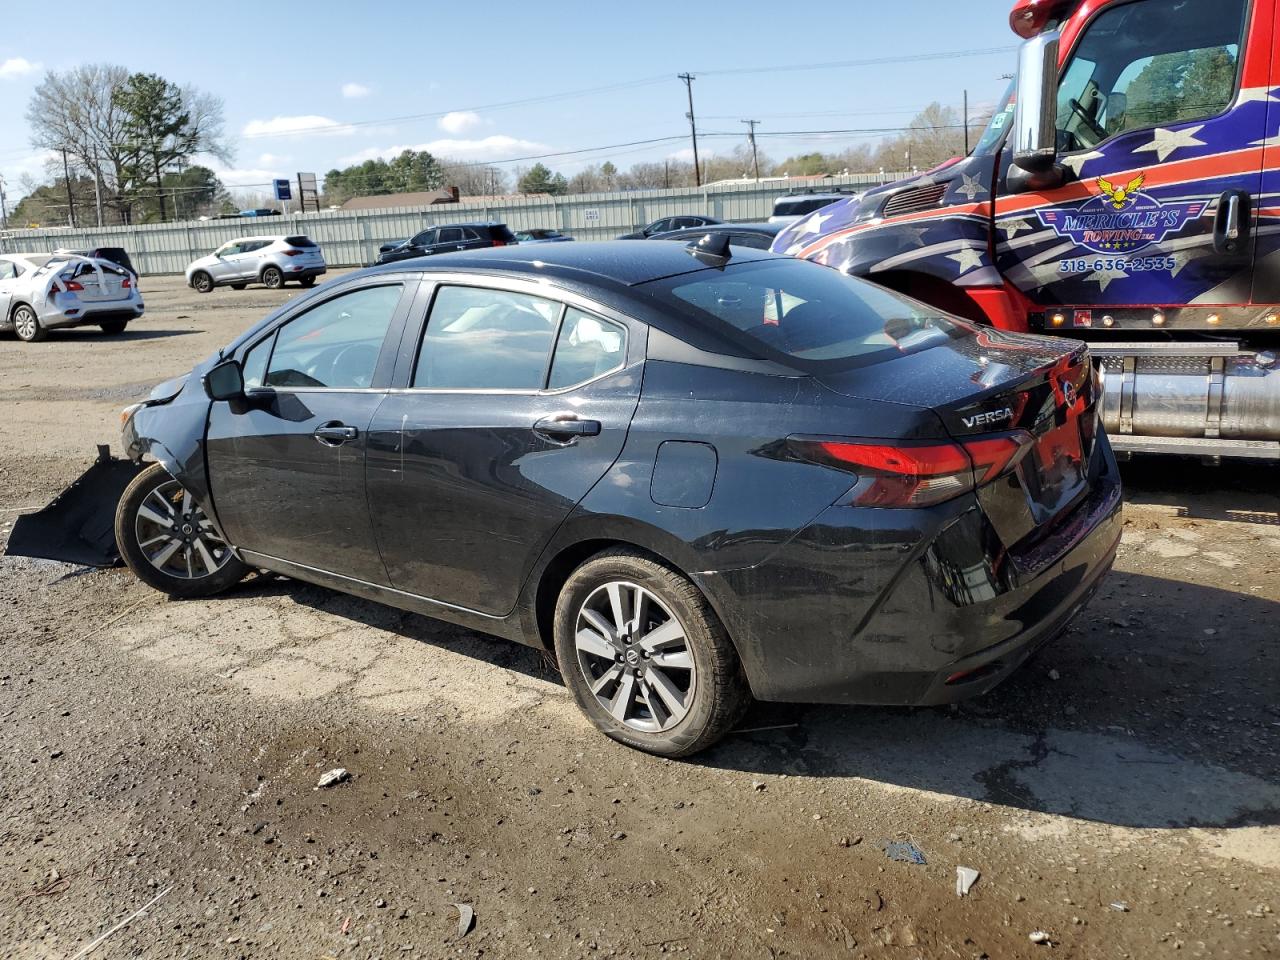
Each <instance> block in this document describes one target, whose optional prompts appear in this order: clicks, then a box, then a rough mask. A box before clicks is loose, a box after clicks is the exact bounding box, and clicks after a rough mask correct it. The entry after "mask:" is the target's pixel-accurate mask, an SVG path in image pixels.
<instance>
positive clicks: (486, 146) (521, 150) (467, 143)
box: [338, 134, 551, 166]
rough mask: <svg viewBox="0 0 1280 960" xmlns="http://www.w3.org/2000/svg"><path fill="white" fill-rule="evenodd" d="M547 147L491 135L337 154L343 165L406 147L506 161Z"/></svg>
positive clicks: (464, 157) (392, 153) (454, 156)
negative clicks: (344, 155)
mask: <svg viewBox="0 0 1280 960" xmlns="http://www.w3.org/2000/svg"><path fill="white" fill-rule="evenodd" d="M550 149H551V148H550V147H548V146H547V145H546V144H545V143H537V142H536V141H533V140H519V139H517V138H515V137H508V136H504V135H502V134H494V135H493V136H490V137H483V138H481V139H479V140H453V139H449V140H432V141H430V142H429V143H405V144H399V145H397V146H394V147H369V148H368V149H367V150H361V151H360V152H359V153H353V154H351V155H350V156H347V157H340V158H339V159H338V163H340V164H342V165H343V166H346V165H349V164H353V163H364V161H366V160H376V159H378V158H379V157H381V158H382V159H384V160H390V159H391V158H392V157H394V156H397V155H398V154H401V153H403V152H404V151H405V150H426V151H427V152H428V153H431V154H433V155H435V156H437V157H448V158H449V159H451V160H475V161H491V160H508V159H511V158H513V157H516V156H520V155H522V154H528V153H546V152H548V151H549V150H550Z"/></svg>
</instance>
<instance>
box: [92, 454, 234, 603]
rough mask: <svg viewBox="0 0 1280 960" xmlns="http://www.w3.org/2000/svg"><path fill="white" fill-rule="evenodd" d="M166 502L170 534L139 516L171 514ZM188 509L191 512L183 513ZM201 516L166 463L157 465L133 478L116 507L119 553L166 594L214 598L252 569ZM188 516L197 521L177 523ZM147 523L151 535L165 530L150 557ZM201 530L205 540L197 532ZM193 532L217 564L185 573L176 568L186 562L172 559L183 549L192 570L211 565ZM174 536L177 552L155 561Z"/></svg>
mask: <svg viewBox="0 0 1280 960" xmlns="http://www.w3.org/2000/svg"><path fill="white" fill-rule="evenodd" d="M166 504H167V505H168V507H169V508H171V510H170V512H171V513H172V514H173V516H174V519H175V525H174V527H173V528H172V535H171V536H170V535H168V534H166V533H164V532H163V531H164V529H165V528H162V527H160V526H159V525H158V524H154V523H153V522H152V521H150V520H149V519H147V518H146V516H145V515H142V514H141V511H142V509H143V507H144V506H145V507H146V508H147V509H148V510H149V511H150V512H151V513H152V514H157V515H161V516H167V515H168V514H166V513H164V511H165V510H166ZM184 509H185V510H187V511H188V512H186V513H184V512H183V511H184ZM203 518H204V514H203V512H202V511H201V510H200V508H199V507H198V506H195V504H194V501H190V500H188V499H187V496H186V491H185V490H184V489H183V488H182V486H181V485H180V484H179V483H178V482H177V481H176V480H174V479H173V477H171V476H170V475H169V473H168V471H166V470H165V468H164V467H163V466H161V465H160V464H158V463H153V464H152V465H151V466H149V467H147V468H146V469H145V470H143V471H142V472H141V473H140V474H138V475H137V476H136V477H134V478H133V482H132V483H130V484H129V486H128V487H126V488H125V491H124V495H123V496H122V497H121V498H120V503H119V504H118V505H117V507H116V524H115V529H116V546H117V547H118V548H119V550H120V556H121V557H122V558H123V559H124V562H125V565H126V566H128V568H129V569H130V570H132V571H133V572H134V575H135V576H137V578H138V579H139V580H141V581H142V582H143V583H145V584H147V585H148V586H151V587H154V588H155V589H157V590H159V591H160V592H161V593H167V594H168V595H169V596H171V597H177V598H180V599H184V600H185V599H190V598H193V597H210V596H213V595H214V594H215V593H221V592H222V591H224V590H226V589H227V588H229V587H232V586H234V585H235V584H237V583H239V582H240V581H241V580H242V579H244V576H245V574H247V573H248V572H249V567H248V566H246V565H245V564H244V563H242V562H241V561H240V560H239V559H237V558H236V557H235V555H234V554H232V553H231V551H230V550H228V549H227V547H226V544H224V543H222V541H221V538H219V537H218V536H217V534H216V533H211V531H210V530H209V529H208V528H202V527H201V526H200V522H199V521H200V520H202V519H203ZM187 519H191V520H192V521H193V522H192V523H187V524H185V525H184V526H183V527H178V526H177V524H179V523H182V521H184V520H187ZM144 526H145V527H147V529H148V532H149V533H160V534H161V536H160V537H157V538H156V539H159V540H161V541H162V542H160V543H159V544H158V545H157V546H156V549H155V550H154V551H153V552H152V553H151V554H150V555H149V554H148V552H147V547H146V546H144V543H153V542H154V541H153V540H152V538H151V537H150V536H147V539H146V540H143V539H142V537H143V536H144V535H146V534H145V533H143V532H141V528H143V527H144ZM202 531H203V533H204V537H203V538H202V537H200V536H199V535H200V533H201V532H202ZM192 534H195V537H194V539H199V540H201V542H202V544H203V545H204V550H205V552H206V553H208V554H209V555H210V556H211V557H212V558H213V559H214V561H215V564H216V566H215V567H214V568H213V569H212V572H209V573H207V574H195V575H188V576H183V575H182V573H181V572H180V571H177V570H176V569H175V568H176V567H179V566H181V565H182V563H183V561H182V560H175V559H174V558H176V557H177V556H178V554H180V553H181V554H184V555H186V556H187V557H188V559H187V560H186V561H185V563H186V571H187V572H188V573H189V574H190V573H192V572H193V571H194V570H195V569H196V567H197V566H199V567H205V568H207V564H205V562H204V561H203V560H201V559H199V557H200V552H199V549H198V548H197V547H195V546H194V545H193V538H192ZM184 535H185V536H184ZM164 536H168V539H167V540H163V537H164ZM175 540H177V541H180V545H179V547H178V548H177V550H176V551H175V552H174V553H172V554H171V555H170V556H169V557H168V558H166V560H165V562H163V563H157V562H156V560H155V558H156V557H157V556H160V555H162V554H163V553H164V551H165V550H166V549H167V546H168V545H169V544H171V543H173V542H174V541H175ZM215 540H216V541H217V542H216V543H215V542H214V541H215Z"/></svg>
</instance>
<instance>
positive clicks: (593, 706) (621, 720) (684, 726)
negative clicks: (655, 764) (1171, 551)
mask: <svg viewBox="0 0 1280 960" xmlns="http://www.w3.org/2000/svg"><path fill="white" fill-rule="evenodd" d="M555 645H556V654H557V656H558V658H559V661H560V670H561V674H562V675H563V677H564V681H565V684H566V686H568V688H569V690H570V692H571V693H572V694H573V697H574V700H576V701H577V703H578V706H579V707H580V708H581V709H582V711H583V712H584V713H585V714H586V715H587V717H588V718H589V719H590V720H591V722H592V723H594V724H595V725H596V727H597V728H599V729H600V730H601V731H602V732H603V733H605V734H607V735H608V736H610V737H612V738H613V739H615V740H617V741H619V742H621V743H625V744H626V745H628V746H631V747H635V748H636V749H639V750H645V751H647V752H649V753H655V754H658V755H660V756H665V757H683V756H688V755H689V754H692V753H696V752H698V751H699V750H703V749H705V748H706V747H709V746H710V745H711V744H713V743H715V742H716V741H717V740H719V739H720V738H721V737H723V736H724V735H725V734H726V733H728V732H729V731H730V730H731V729H732V728H733V726H734V724H736V723H737V722H738V720H739V719H740V718H741V717H742V714H743V712H744V711H745V710H746V708H747V706H748V704H750V702H751V697H750V693H749V691H748V689H747V681H746V677H745V676H744V675H743V672H742V664H741V662H740V661H739V660H738V654H737V651H736V650H734V648H733V644H732V642H731V641H730V640H729V636H728V634H727V633H726V631H725V629H724V626H723V624H721V623H720V620H719V618H718V617H717V616H716V614H715V611H714V610H712V609H711V605H710V604H709V603H708V602H707V599H706V597H704V596H703V595H702V593H701V592H700V591H699V590H698V588H697V587H695V586H694V585H693V584H692V583H690V582H689V580H688V579H687V578H685V577H683V576H681V575H680V574H679V573H677V572H675V571H674V570H671V569H670V568H668V567H666V566H663V565H662V564H661V563H658V562H657V561H655V560H653V559H650V558H649V557H646V556H643V555H641V554H638V553H635V552H632V551H628V550H621V549H619V550H608V551H605V552H604V553H600V554H597V555H596V556H595V557H592V558H591V559H590V560H588V561H587V562H586V563H584V564H583V565H582V566H580V567H579V568H578V569H577V570H575V571H574V572H573V574H572V575H571V576H570V577H569V579H568V581H567V582H566V583H565V585H564V588H563V589H562V590H561V592H560V598H559V600H558V602H557V603H556V612H555Z"/></svg>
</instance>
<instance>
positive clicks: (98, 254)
mask: <svg viewBox="0 0 1280 960" xmlns="http://www.w3.org/2000/svg"><path fill="white" fill-rule="evenodd" d="M54 252H55V253H74V254H75V255H76V256H78V257H91V258H94V259H97V260H110V261H111V262H112V263H114V264H117V265H119V266H121V267H124V268H125V269H126V270H128V271H129V272H130V273H132V274H133V275H134V276H135V277H137V276H140V274H139V273H138V270H137V268H136V267H135V266H134V265H133V261H132V260H130V259H129V252H128V251H127V250H125V248H124V247H93V248H92V249H90V250H55V251H54Z"/></svg>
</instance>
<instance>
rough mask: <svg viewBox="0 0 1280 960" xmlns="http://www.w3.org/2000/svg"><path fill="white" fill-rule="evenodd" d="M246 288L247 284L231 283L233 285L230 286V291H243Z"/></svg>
mask: <svg viewBox="0 0 1280 960" xmlns="http://www.w3.org/2000/svg"><path fill="white" fill-rule="evenodd" d="M247 286H248V284H247V283H233V284H231V289H232V290H243V289H244V288H245V287H247Z"/></svg>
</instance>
